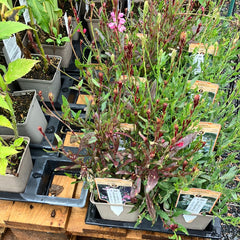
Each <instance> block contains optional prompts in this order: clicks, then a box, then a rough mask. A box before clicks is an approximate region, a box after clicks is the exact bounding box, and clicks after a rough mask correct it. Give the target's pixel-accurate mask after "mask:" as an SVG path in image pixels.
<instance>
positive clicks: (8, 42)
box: [3, 35, 21, 62]
mask: <svg viewBox="0 0 240 240" xmlns="http://www.w3.org/2000/svg"><path fill="white" fill-rule="evenodd" d="M3 43H4V47H5V49H6V53H7V62H8V61H9V62H12V61H14V60H17V59H18V58H21V50H20V48H19V47H18V45H17V42H16V36H15V35H13V36H12V37H10V38H8V39H3Z"/></svg>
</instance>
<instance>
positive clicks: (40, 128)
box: [38, 127, 46, 137]
mask: <svg viewBox="0 0 240 240" xmlns="http://www.w3.org/2000/svg"><path fill="white" fill-rule="evenodd" d="M38 131H39V132H40V133H41V134H42V135H43V136H44V137H45V136H46V135H45V133H44V132H43V129H42V127H38Z"/></svg>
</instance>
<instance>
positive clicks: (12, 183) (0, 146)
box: [0, 23, 37, 192]
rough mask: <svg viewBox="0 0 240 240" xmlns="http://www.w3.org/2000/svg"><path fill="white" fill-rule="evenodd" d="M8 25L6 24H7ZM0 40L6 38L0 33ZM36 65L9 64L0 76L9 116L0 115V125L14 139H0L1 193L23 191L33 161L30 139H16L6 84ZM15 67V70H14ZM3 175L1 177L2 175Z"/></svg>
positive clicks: (0, 92) (2, 99)
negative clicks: (10, 132)
mask: <svg viewBox="0 0 240 240" xmlns="http://www.w3.org/2000/svg"><path fill="white" fill-rule="evenodd" d="M8 24H9V23H8ZM10 25H11V26H12V29H13V28H14V32H17V31H19V28H18V26H20V25H19V24H18V23H10ZM0 37H1V38H4V37H6V35H5V34H1V36H0ZM36 63H37V61H34V60H27V59H19V60H16V61H15V62H12V63H10V65H9V70H8V71H7V72H6V74H5V76H4V77H2V75H0V89H1V90H0V103H1V104H0V106H1V109H3V110H4V111H6V112H8V114H9V115H10V117H9V118H7V117H6V116H5V115H2V114H1V115H0V118H1V121H0V122H1V124H0V125H1V126H4V127H7V128H11V129H12V130H13V132H14V135H13V136H3V135H2V136H1V137H0V152H1V154H0V155H1V156H0V160H1V176H0V181H1V188H0V189H1V191H8V192H23V191H24V189H25V186H26V184H27V181H28V177H29V175H30V173H31V170H32V159H31V155H30V150H29V143H30V139H29V138H28V137H19V134H18V127H17V121H16V116H15V112H14V109H13V102H12V98H11V96H10V94H9V92H8V84H10V83H11V82H13V81H15V80H16V79H17V78H18V77H21V76H22V75H24V74H26V73H27V72H29V71H30V69H31V68H32V67H33V66H34V65H35V64H36ZM13 68H14V69H13ZM2 175H4V176H2Z"/></svg>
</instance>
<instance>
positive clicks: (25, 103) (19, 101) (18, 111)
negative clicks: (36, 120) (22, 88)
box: [0, 92, 34, 123]
mask: <svg viewBox="0 0 240 240" xmlns="http://www.w3.org/2000/svg"><path fill="white" fill-rule="evenodd" d="M33 96H34V92H27V93H26V94H24V95H21V96H11V99H12V102H13V109H14V112H15V116H16V121H17V123H24V122H25V120H26V118H27V114H28V110H29V107H30V104H31V102H32V99H33ZM0 114H3V115H4V116H6V117H7V118H10V115H9V113H8V112H7V111H5V110H4V109H2V108H0Z"/></svg>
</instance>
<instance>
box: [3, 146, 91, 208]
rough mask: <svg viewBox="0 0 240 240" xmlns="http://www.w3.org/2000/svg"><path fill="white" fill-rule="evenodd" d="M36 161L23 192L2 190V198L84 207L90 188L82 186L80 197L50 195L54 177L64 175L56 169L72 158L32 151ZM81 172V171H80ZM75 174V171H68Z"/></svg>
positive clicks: (67, 163) (68, 162)
mask: <svg viewBox="0 0 240 240" xmlns="http://www.w3.org/2000/svg"><path fill="white" fill-rule="evenodd" d="M31 153H32V159H33V162H34V166H33V170H32V172H31V174H30V177H29V180H28V183H27V186H26V189H25V191H24V192H23V193H12V192H0V199H1V200H9V201H19V202H32V203H44V204H51V205H59V206H67V207H81V208H82V207H84V206H85V203H86V198H87V195H88V190H87V189H84V187H83V188H82V191H81V195H80V198H78V199H77V198H62V197H54V196H48V195H47V194H48V192H49V188H50V186H51V183H52V180H53V177H54V176H55V175H64V173H63V171H54V170H55V168H57V167H60V166H69V165H71V164H72V162H71V161H70V160H67V159H65V158H63V157H58V156H56V155H55V154H47V153H46V152H44V151H42V150H41V151H40V150H39V151H31ZM78 172H79V171H78ZM68 173H72V174H75V172H71V171H68Z"/></svg>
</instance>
